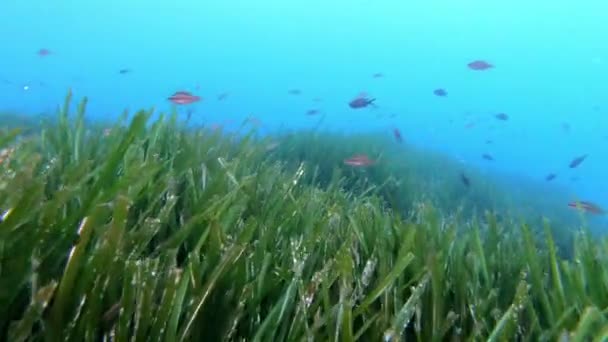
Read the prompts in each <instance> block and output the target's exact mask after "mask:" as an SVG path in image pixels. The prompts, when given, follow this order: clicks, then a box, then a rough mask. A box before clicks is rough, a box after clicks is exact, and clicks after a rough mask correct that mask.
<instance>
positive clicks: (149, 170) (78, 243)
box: [0, 96, 608, 341]
mask: <svg viewBox="0 0 608 342" xmlns="http://www.w3.org/2000/svg"><path fill="white" fill-rule="evenodd" d="M70 100H71V99H70V96H68V98H67V99H66V103H65V104H64V106H63V109H62V110H61V112H60V113H59V115H58V119H57V121H56V122H55V123H52V124H48V125H46V126H43V127H42V129H41V130H40V131H39V132H38V133H37V134H36V135H35V136H34V137H30V138H28V139H25V140H22V141H20V142H18V143H17V144H15V143H14V141H15V139H14V138H15V136H16V132H8V131H3V132H2V135H1V136H0V148H8V147H11V148H14V151H13V152H12V153H11V156H10V158H8V159H7V160H6V161H5V162H3V163H2V164H0V208H1V209H2V210H3V215H2V220H1V222H0V323H1V325H0V334H1V337H2V339H3V340H9V341H25V340H42V339H49V340H59V339H62V340H63V339H65V340H78V341H80V340H85V339H86V340H88V339H101V338H104V337H105V338H110V336H111V338H112V339H115V340H117V341H126V340H131V339H135V340H167V341H177V340H180V341H200V340H209V341H215V340H243V339H246V340H252V341H267V340H281V341H283V340H290V341H291V340H302V339H307V340H322V341H324V340H337V339H341V340H346V341H350V340H364V341H369V340H371V341H375V340H380V339H384V340H387V341H394V340H403V339H416V340H422V341H439V340H447V339H450V340H456V341H458V340H470V339H473V340H501V341H502V340H538V341H550V340H555V339H557V338H559V337H560V336H561V337H564V336H566V337H569V338H571V339H572V340H575V341H578V340H587V339H590V338H594V339H595V340H598V341H600V340H603V339H605V338H607V337H608V322H607V320H606V318H607V317H606V308H607V307H608V296H606V293H608V260H607V256H608V250H607V249H608V244H607V243H606V242H605V241H599V240H593V239H591V238H590V237H589V235H588V234H587V233H585V232H584V231H580V232H579V233H578V234H577V236H576V239H575V241H574V245H573V258H572V259H563V258H562V257H560V256H559V253H558V249H557V247H556V243H555V242H554V240H553V235H552V231H551V229H550V227H549V225H548V224H546V225H545V226H544V227H542V226H541V227H538V229H537V228H536V227H532V226H529V225H526V224H515V223H513V221H512V220H508V219H502V220H499V219H497V216H496V215H494V214H492V213H490V212H487V213H486V214H484V215H478V216H477V215H476V216H470V217H462V215H461V214H455V213H453V212H442V211H440V210H439V209H437V207H436V206H434V205H433V203H432V198H433V196H430V197H429V200H430V202H427V203H421V204H419V205H418V204H416V203H414V202H412V203H409V204H408V205H407V206H408V207H409V208H410V210H409V213H408V214H407V215H406V214H404V213H403V212H401V211H400V210H396V209H395V208H396V204H394V205H391V203H390V201H389V200H387V199H390V197H387V196H385V195H386V194H383V193H380V192H377V191H375V190H374V189H378V188H382V187H383V184H374V183H373V182H372V183H367V182H362V181H360V180H357V179H360V178H357V177H360V176H361V175H360V174H357V173H355V172H353V173H352V174H350V175H349V174H339V173H338V172H337V171H329V170H318V172H317V173H315V171H314V170H315V168H314V166H311V165H309V163H311V161H310V160H308V159H306V158H300V156H298V157H297V158H296V157H294V160H289V159H287V158H288V154H287V156H286V157H284V158H286V159H281V160H283V162H280V161H279V160H278V159H276V155H273V154H272V153H275V152H276V154H281V151H280V148H281V147H279V150H277V151H273V152H272V153H270V154H269V152H268V151H267V149H266V148H265V146H266V145H267V144H266V142H265V141H263V142H259V139H258V138H256V137H255V136H254V135H252V134H243V135H241V136H239V137H238V139H235V137H232V136H228V135H225V134H221V133H219V132H216V133H213V132H210V131H207V130H192V129H185V128H184V127H182V126H181V125H180V124H179V123H178V121H177V117H176V115H173V116H169V117H165V116H161V117H160V118H159V119H158V120H156V121H154V122H152V123H150V124H147V123H148V120H149V117H150V114H151V112H149V111H140V112H138V113H136V114H135V115H134V116H133V117H132V118H131V120H130V123H128V124H127V123H126V122H124V121H121V122H118V123H116V125H114V126H112V127H97V126H95V124H87V123H85V121H84V112H85V106H86V100H85V101H83V102H81V105H80V106H79V107H78V111H77V113H76V115H75V116H73V117H72V116H70V115H68V112H67V108H69V102H70ZM87 132H88V133H87ZM315 144H316V142H315V141H314V140H313V141H311V142H310V146H309V148H310V149H313V150H314V149H318V150H322V149H323V146H322V145H321V144H320V145H318V146H317V145H315ZM296 159H297V160H296ZM338 160H340V159H338ZM290 164H297V165H298V166H297V167H296V168H290V167H289V165H290ZM311 172H312V173H311ZM370 172H371V173H373V172H379V173H380V174H382V173H383V171H382V170H381V169H379V170H376V171H370ZM393 181H395V182H398V181H399V180H398V179H397V178H394V179H393V180H391V182H393ZM404 182H405V183H401V184H407V181H404ZM353 186H354V188H353ZM400 186H402V185H400ZM404 186H405V188H400V189H402V190H403V191H410V192H412V191H413V190H414V189H417V188H410V189H408V188H407V185H404ZM349 187H350V189H351V190H348V189H349ZM358 187H359V188H358ZM391 191H396V190H391ZM396 195H397V193H393V194H392V195H391V196H396ZM404 198H411V197H404ZM390 207H392V208H393V209H390Z"/></svg>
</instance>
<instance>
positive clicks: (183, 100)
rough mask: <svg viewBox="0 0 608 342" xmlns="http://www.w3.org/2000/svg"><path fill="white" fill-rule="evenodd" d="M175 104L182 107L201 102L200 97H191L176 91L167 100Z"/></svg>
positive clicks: (186, 93)
mask: <svg viewBox="0 0 608 342" xmlns="http://www.w3.org/2000/svg"><path fill="white" fill-rule="evenodd" d="M167 100H169V101H171V102H173V103H175V104H178V105H184V104H191V103H194V102H198V101H200V100H201V97H200V96H196V95H192V94H191V93H190V92H187V91H176V92H175V93H174V94H173V95H171V96H169V98H168V99H167Z"/></svg>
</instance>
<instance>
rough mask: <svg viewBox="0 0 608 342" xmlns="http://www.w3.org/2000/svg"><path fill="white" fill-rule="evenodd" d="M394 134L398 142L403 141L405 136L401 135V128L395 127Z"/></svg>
mask: <svg viewBox="0 0 608 342" xmlns="http://www.w3.org/2000/svg"><path fill="white" fill-rule="evenodd" d="M393 136H394V137H395V140H397V142H398V143H402V142H403V137H402V136H401V131H399V128H393Z"/></svg>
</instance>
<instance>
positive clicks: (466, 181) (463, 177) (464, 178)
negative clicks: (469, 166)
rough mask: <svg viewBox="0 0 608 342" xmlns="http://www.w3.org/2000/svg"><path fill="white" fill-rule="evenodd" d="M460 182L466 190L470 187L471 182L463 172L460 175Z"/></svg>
mask: <svg viewBox="0 0 608 342" xmlns="http://www.w3.org/2000/svg"><path fill="white" fill-rule="evenodd" d="M460 181H462V184H464V186H466V187H467V188H468V187H469V186H471V181H470V180H469V177H467V176H466V175H465V174H464V172H461V173H460Z"/></svg>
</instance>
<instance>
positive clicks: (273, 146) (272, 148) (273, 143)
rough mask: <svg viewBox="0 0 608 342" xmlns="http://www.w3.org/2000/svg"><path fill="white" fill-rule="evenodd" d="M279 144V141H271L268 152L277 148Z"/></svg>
mask: <svg viewBox="0 0 608 342" xmlns="http://www.w3.org/2000/svg"><path fill="white" fill-rule="evenodd" d="M279 145H281V143H280V142H278V141H273V142H271V143H269V144H268V145H266V152H270V151H272V150H274V149H275V148H277V147H279Z"/></svg>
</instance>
